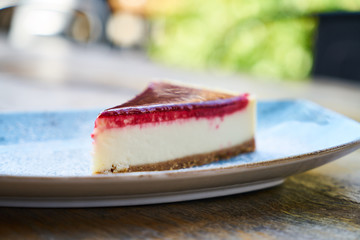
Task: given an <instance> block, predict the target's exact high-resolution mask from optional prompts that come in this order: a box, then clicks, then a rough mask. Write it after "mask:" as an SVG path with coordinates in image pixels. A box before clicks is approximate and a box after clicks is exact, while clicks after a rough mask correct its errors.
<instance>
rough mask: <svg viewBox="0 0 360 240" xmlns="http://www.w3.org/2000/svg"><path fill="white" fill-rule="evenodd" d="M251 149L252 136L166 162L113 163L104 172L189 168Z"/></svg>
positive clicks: (253, 149)
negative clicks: (124, 165) (125, 166)
mask: <svg viewBox="0 0 360 240" xmlns="http://www.w3.org/2000/svg"><path fill="white" fill-rule="evenodd" d="M253 151H255V139H254V138H252V139H251V140H249V141H246V142H244V143H242V144H239V145H236V146H233V147H230V148H225V149H222V150H219V151H214V152H210V153H203V154H196V155H192V156H187V157H183V158H177V159H175V160H169V161H166V162H159V163H153V164H143V165H135V166H130V167H129V168H128V169H117V168H116V166H114V165H113V167H112V168H111V170H109V171H106V172H112V173H124V172H144V171H164V170H175V169H182V168H190V167H195V166H201V165H204V164H208V163H212V162H216V161H219V160H223V159H228V158H231V157H234V156H236V155H239V154H240V153H247V152H253Z"/></svg>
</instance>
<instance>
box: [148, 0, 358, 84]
mask: <svg viewBox="0 0 360 240" xmlns="http://www.w3.org/2000/svg"><path fill="white" fill-rule="evenodd" d="M359 9H360V1H359V0H343V1H336V0H318V1H316V0H211V1H209V0H197V1H192V0H183V1H182V4H181V5H180V6H179V5H178V6H177V7H176V9H174V10H173V11H170V12H169V13H168V14H166V13H162V14H157V15H154V16H153V17H152V23H153V31H152V37H151V44H150V46H149V54H150V56H152V57H153V58H154V59H156V60H158V61H161V62H164V63H167V64H172V65H176V66H183V67H191V68H194V67H195V68H209V67H215V68H223V69H227V70H232V71H241V72H247V73H251V74H253V75H257V76H267V77H270V78H276V79H289V80H294V79H305V78H306V77H307V76H308V75H309V73H310V71H311V67H312V61H313V56H312V48H313V42H314V34H315V30H316V26H317V18H316V15H317V14H318V13H323V12H331V11H356V10H359Z"/></svg>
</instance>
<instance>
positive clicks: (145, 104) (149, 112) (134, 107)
mask: <svg viewBox="0 0 360 240" xmlns="http://www.w3.org/2000/svg"><path fill="white" fill-rule="evenodd" d="M248 96H249V95H248V94H243V95H240V96H235V95H231V94H226V93H219V92H215V91H209V90H202V89H196V88H189V87H183V86H178V85H173V84H168V83H152V84H151V85H150V86H149V87H148V88H147V89H146V90H145V91H144V92H143V93H141V94H140V95H138V96H137V97H135V98H134V99H132V100H130V101H128V102H126V103H124V104H122V105H119V106H116V107H113V108H109V109H107V110H105V111H103V112H102V113H101V114H100V115H99V117H98V119H97V120H96V122H95V125H99V121H101V122H102V124H101V125H102V128H115V127H116V128H118V127H125V126H128V125H137V124H145V123H159V122H169V121H174V120H176V119H187V118H196V119H199V118H214V117H221V118H222V117H224V116H225V115H228V114H232V113H234V112H237V111H240V110H242V109H245V108H246V106H247V105H248V102H249V100H248Z"/></svg>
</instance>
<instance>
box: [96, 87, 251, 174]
mask: <svg viewBox="0 0 360 240" xmlns="http://www.w3.org/2000/svg"><path fill="white" fill-rule="evenodd" d="M255 114H256V102H255V99H254V97H252V96H250V95H249V94H233V93H227V92H222V91H215V90H208V89H201V88H195V87H190V86H185V85H178V84H172V83H167V82H155V83H151V84H150V85H149V86H148V88H147V89H146V90H145V91H143V92H142V93H141V94H140V95H138V96H136V97H135V98H134V99H132V100H130V101H128V102H126V103H124V104H122V105H119V106H116V107H113V108H109V109H106V110H105V111H103V112H101V113H100V114H99V116H98V118H97V119H96V121H95V129H94V132H93V134H92V137H93V140H94V142H93V146H94V152H93V173H111V172H113V173H116V172H134V171H160V170H172V169H181V168H188V167H193V166H199V165H203V164H207V163H211V162H214V161H217V160H220V159H226V158H230V157H233V156H236V155H238V154H240V153H245V152H251V151H254V150H255V118H256V116H255Z"/></svg>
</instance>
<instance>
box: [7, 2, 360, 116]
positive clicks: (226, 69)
mask: <svg viewBox="0 0 360 240" xmlns="http://www.w3.org/2000/svg"><path fill="white" fill-rule="evenodd" d="M359 11H360V1H359V0H341V1H334V0H317V1H313V0H302V1H299V0H212V1H205V0H199V1H191V0H166V1H165V0H108V1H105V0H87V1H80V0H52V1H45V0H23V1H19V0H18V1H15V0H5V1H4V0H2V1H0V100H1V101H0V110H1V109H2V110H8V109H12V108H15V109H27V108H29V109H37V108H39V109H49V108H51V106H56V107H58V108H62V107H63V108H66V107H69V106H72V107H97V106H99V107H100V106H101V107H102V106H103V105H107V104H110V105H114V104H118V103H119V102H120V101H123V100H125V99H127V98H129V97H130V96H133V95H134V94H136V93H137V92H138V91H140V90H141V88H142V87H144V85H145V84H146V83H147V82H148V81H150V80H152V79H158V78H161V79H163V78H166V79H169V78H170V79H179V80H182V81H185V82H194V83H201V84H205V85H209V86H216V87H224V88H230V89H233V90H241V91H251V92H255V93H256V94H257V95H259V96H260V98H267V99H268V98H283V97H286V98H288V97H293V98H294V97H302V98H309V99H310V100H314V101H316V102H319V103H320V104H325V105H326V104H328V105H331V106H332V107H333V108H334V109H335V110H341V106H342V105H343V102H341V96H342V94H343V95H347V96H348V95H349V94H350V95H351V94H353V95H354V97H353V99H354V101H353V102H354V103H352V104H354V105H355V107H357V106H359V109H360V99H359V98H358V97H357V96H358V95H359V92H358V91H357V90H358V89H356V90H354V88H357V87H358V86H359V84H360V67H359V66H358V65H359V64H358V63H359V62H360V14H359ZM324 81H325V82H326V84H324ZM317 84H318V85H321V87H316V86H317ZM313 86H315V87H313ZM342 89H346V90H344V91H343V90H342ZM319 91H320V94H319ZM321 91H323V92H325V93H328V94H321ZM27 94H28V95H27ZM46 94H48V95H46ZM335 95H336V96H337V97H336V99H334V97H331V96H335ZM26 99H27V100H26ZM28 99H32V100H31V101H30V100H28ZM45 99H47V100H45ZM339 99H340V100H339ZM358 100H359V102H358V103H357V101H358ZM329 101H330V102H331V104H329ZM352 115H354V113H353V114H352ZM352 117H354V116H352ZM357 117H359V116H357V115H356V116H355V118H357ZM359 118H360V117H359Z"/></svg>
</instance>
